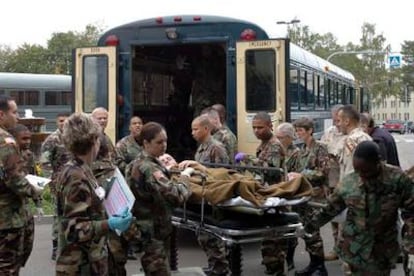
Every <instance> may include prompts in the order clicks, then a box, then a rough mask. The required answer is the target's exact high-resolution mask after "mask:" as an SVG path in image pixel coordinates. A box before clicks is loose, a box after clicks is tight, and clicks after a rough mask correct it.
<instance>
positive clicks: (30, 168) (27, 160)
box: [20, 149, 42, 266]
mask: <svg viewBox="0 0 414 276" xmlns="http://www.w3.org/2000/svg"><path fill="white" fill-rule="evenodd" d="M20 154H21V156H22V159H23V173H24V174H25V175H26V174H36V173H35V158H34V154H33V152H32V151H31V150H30V149H26V150H22V151H20ZM33 201H34V203H35V205H36V207H38V208H41V207H42V200H41V197H39V198H36V199H34V200H33ZM24 205H25V209H26V225H25V227H24V241H23V259H22V266H24V265H25V264H26V262H27V260H28V259H29V257H30V254H31V253H32V249H33V242H34V218H33V214H32V211H31V210H30V205H29V200H28V198H25V199H24Z"/></svg>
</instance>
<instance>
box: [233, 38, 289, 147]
mask: <svg viewBox="0 0 414 276" xmlns="http://www.w3.org/2000/svg"><path fill="white" fill-rule="evenodd" d="M286 45H288V42H287V41H286V39H277V40H263V41H249V42H237V43H236V57H237V68H236V70H237V139H238V149H239V151H243V152H247V153H250V154H254V153H255V150H256V147H257V146H258V144H259V142H260V141H259V140H258V139H257V138H256V137H255V136H254V133H253V130H252V125H251V123H252V119H253V117H254V115H255V114H256V113H257V112H259V111H265V112H267V113H268V114H269V115H270V116H271V118H272V122H273V128H275V127H276V126H277V125H278V124H279V123H281V122H284V121H286V119H287V116H286V114H287V113H286V83H287V78H288V74H289V67H288V66H289V64H288V58H287V56H288V49H286V48H287V46H286Z"/></svg>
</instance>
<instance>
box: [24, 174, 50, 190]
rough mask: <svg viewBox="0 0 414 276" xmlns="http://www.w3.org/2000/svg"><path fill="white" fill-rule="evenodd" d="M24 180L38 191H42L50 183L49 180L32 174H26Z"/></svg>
mask: <svg viewBox="0 0 414 276" xmlns="http://www.w3.org/2000/svg"><path fill="white" fill-rule="evenodd" d="M25 178H26V179H27V181H29V183H30V184H32V185H33V186H36V187H37V188H40V189H43V188H44V187H45V186H46V185H47V184H49V183H50V181H52V180H51V179H49V178H45V177H41V176H37V175H34V174H27V175H26V176H25Z"/></svg>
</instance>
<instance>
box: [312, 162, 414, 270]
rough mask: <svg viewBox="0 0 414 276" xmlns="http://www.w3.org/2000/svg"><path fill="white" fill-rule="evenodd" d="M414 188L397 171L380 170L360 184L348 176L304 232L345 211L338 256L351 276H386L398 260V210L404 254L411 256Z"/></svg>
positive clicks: (413, 249) (356, 177)
mask: <svg viewBox="0 0 414 276" xmlns="http://www.w3.org/2000/svg"><path fill="white" fill-rule="evenodd" d="M413 198H414V183H413V182H412V180H410V179H409V177H408V176H407V175H405V174H404V173H403V172H402V171H401V170H400V169H399V168H397V167H393V166H390V165H386V164H381V173H380V175H379V176H377V178H376V179H372V180H369V181H367V182H363V181H362V180H361V178H360V177H359V175H358V174H357V173H355V172H352V173H350V174H348V175H346V176H345V177H344V178H343V180H342V183H341V185H340V186H339V187H338V188H337V189H336V190H335V191H334V193H333V194H332V195H331V196H330V197H329V198H328V203H329V204H328V207H327V208H324V209H320V210H319V211H318V212H317V213H315V214H313V216H312V218H311V220H310V221H311V224H309V225H307V231H313V230H314V229H315V228H319V226H321V225H324V224H325V223H327V222H328V221H330V220H331V219H332V218H333V217H335V216H336V215H337V214H339V213H340V212H341V211H343V210H345V208H348V213H347V216H346V220H345V223H344V227H343V229H342V236H343V237H342V238H343V239H342V240H340V241H339V244H338V248H337V253H338V254H339V256H340V258H341V259H342V260H344V261H345V262H346V263H348V264H349V265H350V268H351V271H352V275H389V274H390V269H392V268H393V266H394V264H395V262H396V260H397V257H398V255H399V244H398V239H397V227H396V223H397V219H398V208H402V210H403V211H404V213H405V214H406V215H405V216H404V217H403V219H404V222H405V223H406V226H407V228H408V231H407V235H406V236H405V239H404V241H403V246H404V249H405V250H406V251H407V252H410V253H411V254H414V246H413V245H414V216H413V214H414V201H413Z"/></svg>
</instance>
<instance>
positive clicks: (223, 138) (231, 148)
mask: <svg viewBox="0 0 414 276" xmlns="http://www.w3.org/2000/svg"><path fill="white" fill-rule="evenodd" d="M213 138H214V139H216V140H217V141H219V142H220V143H222V144H223V145H224V147H225V149H226V152H227V155H228V156H229V160H230V163H233V162H234V155H235V154H236V152H237V138H236V135H234V133H233V132H231V130H230V129H229V128H227V127H222V128H220V129H218V130H217V131H216V132H214V134H213Z"/></svg>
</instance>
